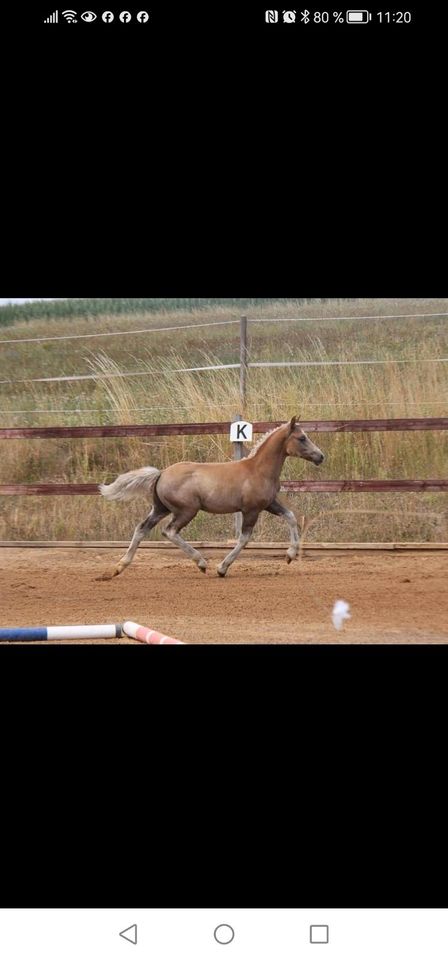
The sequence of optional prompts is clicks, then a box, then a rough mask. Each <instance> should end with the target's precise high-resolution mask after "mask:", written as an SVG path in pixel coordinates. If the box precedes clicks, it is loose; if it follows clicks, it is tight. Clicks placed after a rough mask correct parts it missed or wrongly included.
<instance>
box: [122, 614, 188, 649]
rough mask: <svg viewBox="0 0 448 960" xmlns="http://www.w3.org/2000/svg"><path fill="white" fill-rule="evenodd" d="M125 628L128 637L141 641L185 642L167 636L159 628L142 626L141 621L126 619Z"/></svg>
mask: <svg viewBox="0 0 448 960" xmlns="http://www.w3.org/2000/svg"><path fill="white" fill-rule="evenodd" d="M123 630H124V632H125V634H126V636H127V637H132V639H133V640H140V642H141V643H181V644H182V643H183V640H175V639H174V637H167V636H166V635H165V634H164V633H158V632H157V630H150V629H149V627H142V625H141V624H140V623H134V622H133V621H132V620H126V621H125V623H124V624H123Z"/></svg>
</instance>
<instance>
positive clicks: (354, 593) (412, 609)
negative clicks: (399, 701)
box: [0, 548, 448, 643]
mask: <svg viewBox="0 0 448 960" xmlns="http://www.w3.org/2000/svg"><path fill="white" fill-rule="evenodd" d="M203 552H204V555H205V556H206V557H207V558H208V559H209V569H208V572H207V574H206V575H203V574H201V573H200V572H199V571H198V570H197V568H196V567H195V566H194V565H193V563H192V562H191V561H189V560H188V559H187V558H184V557H183V556H182V554H180V553H179V554H177V552H174V551H173V552H170V551H162V550H157V551H149V550H148V551H142V552H141V553H140V554H137V557H136V558H135V560H134V562H133V564H132V565H131V566H130V567H129V568H128V569H127V570H126V572H125V573H123V574H122V575H121V576H119V577H116V578H115V579H113V580H110V581H107V582H106V581H105V582H97V581H96V579H95V578H96V577H97V576H98V575H101V574H102V573H103V572H104V571H105V570H107V569H111V568H112V566H113V564H114V563H115V561H116V560H118V558H119V556H120V551H119V550H117V551H115V550H104V549H103V550H95V549H94V550H92V549H90V550H69V549H17V548H13V549H11V548H3V549H1V550H0V626H47V625H56V624H76V623H79V624H83V623H84V624H86V623H121V622H123V621H124V620H126V619H130V620H135V621H137V622H139V623H142V624H144V625H145V626H149V627H153V628H154V629H156V630H160V631H162V632H165V633H167V634H168V635H170V636H173V637H176V638H177V639H179V640H184V641H186V642H188V643H407V642H410V643H425V642H426V643H448V591H447V589H446V583H447V573H448V553H422V552H419V553H412V554H400V555H397V554H389V553H381V554H373V553H372V554H353V553H352V554H346V553H343V554H338V555H334V554H333V555H331V554H320V553H318V554H317V555H316V554H314V555H311V554H309V555H308V556H305V557H304V559H303V560H302V561H301V562H300V563H299V562H298V561H295V562H294V563H292V564H290V565H289V566H288V565H287V564H286V562H285V560H284V553H283V550H281V551H279V553H278V554H277V553H276V552H275V554H274V555H272V553H270V554H269V555H266V554H262V553H261V552H260V553H258V552H257V553H255V552H254V553H251V554H250V556H249V555H248V554H246V555H245V556H244V555H243V558H242V559H240V560H239V561H238V560H237V561H236V562H235V564H234V565H233V567H231V569H230V571H229V573H228V574H227V577H226V578H225V579H224V580H223V579H221V578H219V577H218V576H217V575H216V567H217V565H218V563H219V562H220V559H221V557H222V556H224V555H225V552H226V551H225V550H223V551H222V552H221V551H217V550H213V551H212V550H209V551H207V550H206V549H205V550H204V551H203ZM337 599H343V600H347V601H348V603H349V604H350V607H351V613H352V619H351V620H349V621H346V622H345V624H344V626H343V628H342V630H340V631H336V630H335V629H334V627H333V625H332V621H331V611H332V608H333V604H334V601H335V600H337ZM88 642H92V641H88ZM96 642H97V643H102V642H103V641H96ZM109 642H114V643H120V642H129V643H132V642H134V641H131V640H130V641H118V640H117V641H109Z"/></svg>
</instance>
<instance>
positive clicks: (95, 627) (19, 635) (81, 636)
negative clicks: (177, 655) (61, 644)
mask: <svg viewBox="0 0 448 960" xmlns="http://www.w3.org/2000/svg"><path fill="white" fill-rule="evenodd" d="M122 637H130V638H131V639H132V640H139V641H140V643H151V644H154V643H160V644H161V643H163V644H165V643H171V644H173V643H174V644H183V641H182V640H175V639H174V637H167V636H166V634H164V633H158V632H157V630H151V629H150V628H149V627H143V626H142V625H141V624H140V623H134V622H133V621H132V620H126V622H125V623H95V624H89V625H86V626H83V625H74V626H67V627H1V628H0V642H1V641H5V640H9V641H11V642H14V641H16V642H19V643H20V642H28V643H30V642H31V641H33V640H34V641H36V642H38V641H45V640H117V639H120V638H122Z"/></svg>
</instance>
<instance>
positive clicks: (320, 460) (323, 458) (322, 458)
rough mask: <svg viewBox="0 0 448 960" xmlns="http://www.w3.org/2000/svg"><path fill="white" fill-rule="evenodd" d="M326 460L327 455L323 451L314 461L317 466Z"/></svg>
mask: <svg viewBox="0 0 448 960" xmlns="http://www.w3.org/2000/svg"><path fill="white" fill-rule="evenodd" d="M324 460H325V457H324V455H323V453H321V455H320V457H319V458H318V459H316V460H315V461H314V463H315V464H316V467H318V466H319V464H321V463H323V461H324Z"/></svg>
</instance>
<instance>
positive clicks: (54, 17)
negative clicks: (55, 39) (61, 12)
mask: <svg viewBox="0 0 448 960" xmlns="http://www.w3.org/2000/svg"><path fill="white" fill-rule="evenodd" d="M44 23H58V11H57V10H55V11H54V13H50V16H49V17H47V19H46V20H44Z"/></svg>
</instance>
